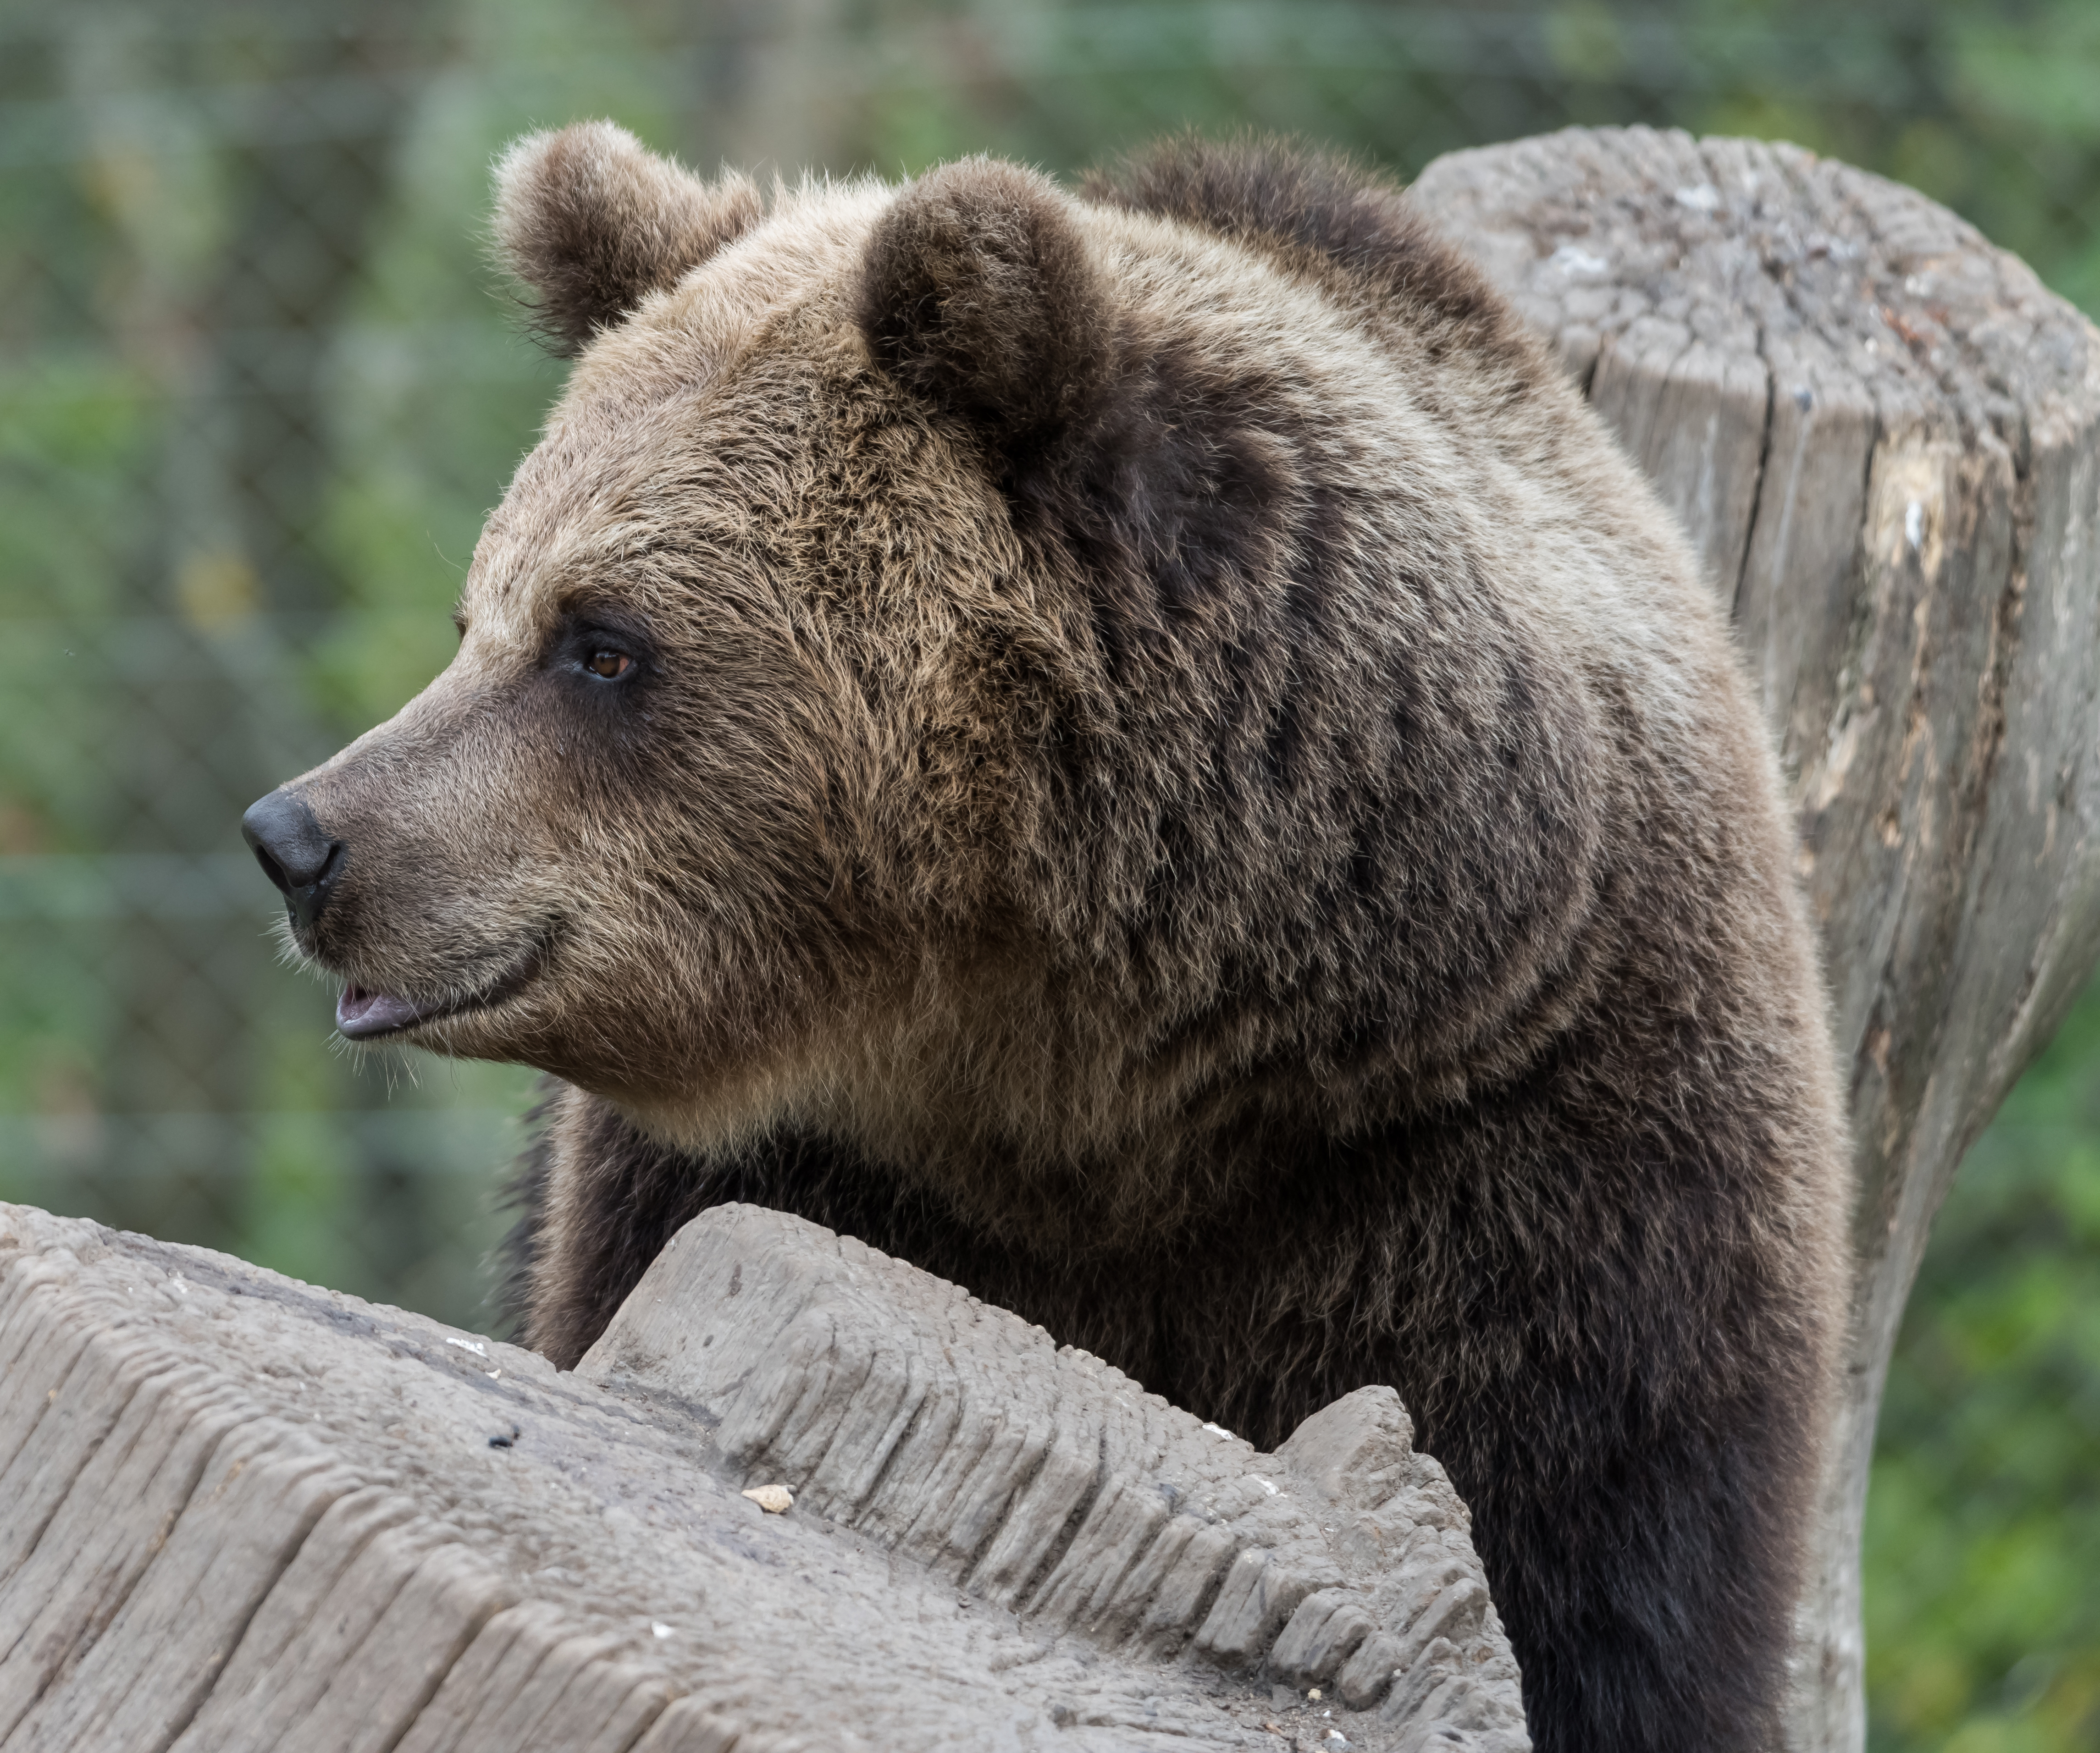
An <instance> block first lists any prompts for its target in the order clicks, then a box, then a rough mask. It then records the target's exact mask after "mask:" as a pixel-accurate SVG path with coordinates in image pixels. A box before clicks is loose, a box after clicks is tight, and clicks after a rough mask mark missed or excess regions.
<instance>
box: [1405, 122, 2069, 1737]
mask: <svg viewBox="0 0 2100 1753" xmlns="http://www.w3.org/2000/svg"><path fill="white" fill-rule="evenodd" d="M1416 199H1417V200H1418V202H1419V204H1420V205H1421V206H1422V207H1423V209H1424V211H1425V212H1426V213H1427V214H1428V215H1429V217H1430V218H1432V220H1433V221H1434V222H1436V224H1438V225H1439V226H1440V227H1441V228H1442V229H1443V230H1444V231H1445V233H1446V234H1447V235H1448V236H1450V237H1451V238H1452V239H1453V240H1454V241H1456V242H1458V243H1459V244H1462V246H1463V247H1465V248H1466V249H1468V250H1469V251H1470V252H1471V253H1472V254H1473V255H1475V256H1476V258H1478V259H1479V260H1480V262H1482V264H1483V265H1484V266H1485V267H1486V269H1487V271H1488V272H1489V275H1490V276H1491V277H1492V278H1493V280H1495V281H1496V282H1497V284H1499V285H1500V286H1501V287H1502V288H1503V290H1505V291H1506V292H1507V293H1510V294H1511V296H1512V297H1514V298H1515V300H1516V302H1517V303H1518V305H1519V306H1520V308H1521V309H1522V310H1523V311H1524V313H1525V315H1527V317H1528V318H1529V319H1530V320H1531V321H1532V322H1533V324H1536V325H1537V328H1539V329H1540V330H1541V331H1542V333H1544V334H1546V335H1547V336H1549V337H1551V338H1552V339H1553V341H1555V345H1556V346H1557V347H1558V349H1559V351H1560V357H1561V359H1563V360H1564V363H1566V364H1567V365H1568V369H1569V370H1570V371H1571V372H1573V373H1574V374H1575V375H1576V376H1577V378H1578V379H1579V380H1581V381H1582V382H1583V383H1584V384H1585V385H1586V387H1587V389H1588V391H1589V394H1590V399H1591V402H1592V403H1593V404H1594V405H1595V407H1597V408H1598V409H1599V412H1602V413H1603V414H1604V416H1605V418H1606V420H1607V421H1608V422H1609V423H1610V424H1611V425H1612V427H1613V428H1614V429H1616V430H1617V433H1618V434H1619V435H1620V437H1621V439H1622V441H1623V442H1624V443H1626V446H1627V447H1628V449H1629V450H1630V451H1631V452H1632V454H1633V455H1634V456H1635V457H1636V458H1637V459H1638V460H1639V461H1640V462H1641V464H1642V465H1643V467H1644V468H1645V469H1647V471H1648V474H1649V476H1650V478H1652V480H1653V481H1654V482H1655V483H1656V485H1657V487H1658V489H1659V490H1660V491H1661V494H1662V496H1663V497H1664V498H1665V500H1667V501H1668V503H1669V504H1670V505H1671V506H1672V507H1673V508H1674V509H1675V510H1676V511H1677V512H1678V513H1679V515H1680V516H1681V517H1682V518H1683V519H1684V522H1685V525H1686V527H1687V530H1688V531H1690V533H1691V535H1692V540H1693V542H1694V543H1695V544H1696V546H1697V547H1698V548H1699V551H1700V553H1701V554H1702V556H1703V557H1705V562H1706V564H1707V566H1708V568H1709V570H1710V575H1711V577H1712V579H1713V580H1714V588H1715V589H1716V590H1717V591H1718V592H1720V593H1721V596H1722V597H1723V601H1726V602H1727V603H1728V604H1729V605H1730V606H1731V607H1732V610H1733V611H1734V614H1735V619H1736V628H1737V630H1738V632H1739V635H1740V639H1741V641H1742V645H1743V650H1744V652H1745V656H1746V658H1748V660H1749V664H1750V666H1751V668H1752V670H1753V672H1754V674H1755V676H1756V677H1757V679H1758V683H1759V685H1760V686H1761V687H1762V692H1763V698H1764V702H1765V705H1766V707H1767V711H1768V712H1769V713H1770V715H1771V722H1772V724H1773V725H1774V727H1775V729H1776V731H1777V732H1778V733H1779V736H1780V742H1781V746H1782V753H1783V759H1784V760H1785V765H1786V769H1787V771H1788V773H1789V777H1790V779H1791V780H1792V782H1793V786H1794V788H1795V795H1796V798H1797V799H1798V804H1799V808H1800V814H1801V826H1802V874H1803V877H1804V879H1805V882H1806V883H1807V890H1808V892H1809V894H1810V895H1811V897H1812V901H1813V905H1814V907H1815V914H1816V917H1817V918H1818V919H1819V920H1820V924H1821V927H1822V932H1823V939H1824V961H1825V967H1826V969H1827V971H1828V978H1829V983H1830V985H1831V989H1832V994H1833V1002H1834V1007H1835V1014H1836V1017H1837V1022H1838V1042H1839V1048H1840V1051H1841V1052H1842V1054H1843V1055H1845V1058H1846V1062H1847V1063H1848V1064H1849V1065H1850V1067H1851V1088H1852V1091H1853V1099H1852V1125H1853V1129H1854V1134H1855V1156H1856V1161H1857V1166H1858V1174H1859V1188H1858V1196H1857V1202H1856V1206H1855V1224H1854V1231H1853V1244H1854V1250H1855V1268H1856V1271H1855V1294H1854V1298H1853V1303H1852V1307H1851V1330H1850V1332H1849V1334H1848V1337H1847V1356H1846V1376H1845V1381H1844V1387H1843V1390H1842V1400H1841V1403H1840V1404H1839V1405H1838V1407H1837V1408H1836V1410H1835V1412H1834V1413H1833V1426H1832V1429H1833V1440H1832V1443H1831V1446H1830V1451H1829V1469H1828V1475H1827V1483H1826V1489H1825V1494H1824V1509H1823V1522H1822V1527H1821V1530H1820V1535H1819V1549H1818V1552H1817V1555H1816V1561H1815V1576H1814V1577H1813V1579H1812V1581H1811V1589H1810V1593H1809V1597H1808V1599H1807V1601H1806V1603H1805V1604H1804V1608H1803V1616H1802V1618H1803V1635H1802V1654H1801V1659H1800V1670H1799V1672H1798V1676H1797V1677H1798V1685H1797V1689H1796V1705H1795V1709H1794V1713H1793V1721H1792V1723H1791V1724H1790V1728H1789V1736H1790V1739H1791V1742H1792V1744H1793V1746H1797V1747H1799V1748H1802V1749H1808V1748H1815V1749H1826V1748H1827V1749H1846V1750H1851V1749H1856V1748H1858V1747H1859V1746H1860V1745H1861V1743H1862V1738H1863V1734H1864V1711H1863V1704H1862V1693H1861V1689H1860V1664H1861V1656H1862V1650H1861V1645H1860V1632H1859V1570H1858V1552H1859V1536H1860V1523H1861V1519H1862V1517H1863V1514H1864V1503H1865V1493H1866V1484H1867V1474H1868V1462H1869V1460H1870V1458H1871V1454H1872V1449H1873V1427H1874V1419H1875V1415H1876V1412H1877V1410H1878V1407H1879V1404H1880V1398H1881V1390H1882V1381H1883V1378H1884V1376H1885V1374H1886V1370H1887V1367H1888V1360H1889V1354H1890V1350H1891V1348H1892V1347H1893V1346H1894V1343H1895V1335H1896V1330H1897V1327H1898V1324H1899V1321H1900V1319H1901V1317H1902V1313H1903V1306H1904V1301H1905V1299H1906V1298H1907V1297H1908V1294H1909V1291H1910V1286H1911V1284H1912V1281H1913V1278H1914V1277H1915V1275H1916V1273H1917V1264H1918V1261H1919V1258H1920V1257H1921V1255H1922V1253H1923V1252H1924V1248H1925V1241H1926V1229H1927V1227H1928V1225H1929V1223H1930V1219H1931V1216H1932V1213H1934V1212H1935V1210H1936V1209H1938V1207H1939V1202H1940V1200H1941V1199H1942V1197H1943V1196H1944V1194H1945V1192H1946V1190H1947V1187H1948V1183H1949V1181H1950V1180H1951V1179H1952V1176H1953V1174H1954V1170H1955V1167H1956V1165H1957V1162H1958V1161H1960V1159H1961V1153H1962V1152H1963V1151H1964V1150H1965V1149H1966V1148H1967V1147H1968V1145H1969V1144H1970V1142H1971V1141H1972V1140H1973V1139H1974V1137H1975V1136H1976V1134H1977V1133H1978V1132H1979V1130H1981V1129H1982V1128H1983V1125H1984V1123H1985V1122H1986V1121H1988V1119H1989V1117H1990V1116H1991V1114H1992V1111H1993V1110H1994V1109H1995V1108H1996V1106H1997V1104H1998V1103H1999V1101H2000V1100H2001V1098H2002V1097H2003V1096H2004V1095H2005V1090H2007V1089H2008V1088H2009V1087H2010V1085H2011V1084H2012V1082H2013V1080H2014V1078H2015V1077H2018V1074H2019V1073H2020V1070H2021V1069H2022V1068H2023V1066H2025V1065H2026V1064H2027V1061H2028V1060H2029V1059H2031V1058H2032V1056H2033V1055H2034V1054H2035V1053H2036V1051H2037V1050H2039V1049H2040V1046H2042V1045H2043V1044H2044V1043H2045V1042H2046V1041H2047V1040H2048V1038H2049V1034H2050V1033H2051V1032H2052V1031H2053V1030H2054V1028H2055V1026H2056V1024H2057V1023H2058V1021H2059V1020H2061V1018H2062V1016H2063V1012H2064V1010H2065V1009H2066V1007H2067V1006H2068V1004H2069V1003H2070V1002H2071V998H2073V997H2074V996H2075V995H2076V992H2077V990H2078V989H2079V987H2080V984H2082V983H2083V982H2084V980H2085V978H2086V976H2088V974H2089V972H2090V971H2091V970H2092V967H2093V962H2094V959H2095V956H2096V954H2100V836H2096V833H2095V818H2096V815H2100V761H2096V759H2095V756H2096V752H2100V751H2096V747H2095V744H2096V738H2100V711H2096V699H2095V690H2096V688H2100V590H2096V588H2095V578H2096V570H2095V569H2096V554H2095V547H2094V544H2095V540H2096V535H2095V531H2096V512H2100V487H2096V469H2095V425H2096V421H2100V335H2096V333H2095V331H2094V330H2093V327H2092V325H2091V324H2089V323H2087V322H2086V321H2085V319H2084V318H2083V317H2081V316H2080V315H2079V314H2078V312H2077V311H2075V310H2073V309H2072V308H2071V306H2069V305H2067V304H2066V303H2065V302H2063V300H2062V299H2060V298H2058V297H2054V295H2053V294H2051V293H2049V292H2048V291H2047V290H2046V289H2045V288H2043V287H2042V286H2041V285H2040V283H2039V282H2038V281H2037V280H2036V278H2035V276H2034V275H2033V274H2032V272H2031V271H2028V270H2027V268H2026V267H2025V266H2023V265H2022V264H2021V263H2020V262H2018V261H2017V260H2016V259H2014V258H2013V257H2011V256H2010V255H2007V254H2006V253H2004V252H2003V251H2001V250H1997V249H1992V247H1991V246H1990V245H1989V244H1988V243H1987V242H1986V241H1985V240H1984V239H1983V237H1982V236H1980V235H1979V234H1978V232H1977V231H1975V230H1974V227H1970V226H1969V225H1967V224H1965V222H1962V221H1961V220H1960V219H1958V218H1956V217H1955V216H1954V215H1953V214H1950V213H1948V212H1947V211H1946V210H1945V209H1943V208H1941V207H1939V206H1936V205H1934V204H1933V203H1932V202H1930V201H1929V200H1926V199H1925V198H1924V197H1923V196H1920V195H1918V194H1917V193H1915V192H1913V191H1911V190H1908V189H1905V188H1902V187H1898V186H1897V185H1895V184H1893V183H1888V182H1886V181H1884V180H1882V179H1881V178H1877V177H1873V176H1869V175H1868V174H1864V172H1861V171H1858V170H1853V169H1851V168H1850V167H1848V166H1846V165H1841V164H1838V163H1835V162H1833V161H1829V160H1825V159H1818V158H1816V157H1815V156H1812V155H1811V154H1809V153H1807V152H1802V151H1800V150H1798V148H1792V147H1788V146H1781V145H1767V144H1764V143H1758V142H1754V141H1743V140H1705V141H1696V140H1693V139H1691V138H1689V137H1688V136H1687V135H1684V134H1659V133H1654V132H1651V131H1648V130H1643V129H1631V130H1598V131H1594V132H1593V131H1587V130H1570V131H1568V132H1566V133H1563V134H1552V135H1548V136H1546V137H1543V138H1541V139H1531V140H1522V141H1519V142H1516V143H1514V144H1511V145H1508V146H1501V147H1493V148H1485V149H1483V150H1480V151H1476V152H1458V153H1454V154H1452V155H1451V156H1448V157H1445V158H1442V159H1440V160H1438V161H1436V163H1435V164H1433V165H1431V166H1430V167H1429V169H1428V170H1426V171H1425V172H1424V173H1423V176H1422V178H1421V179H1420V181H1419V182H1418V183H1417V185H1416Z"/></svg>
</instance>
